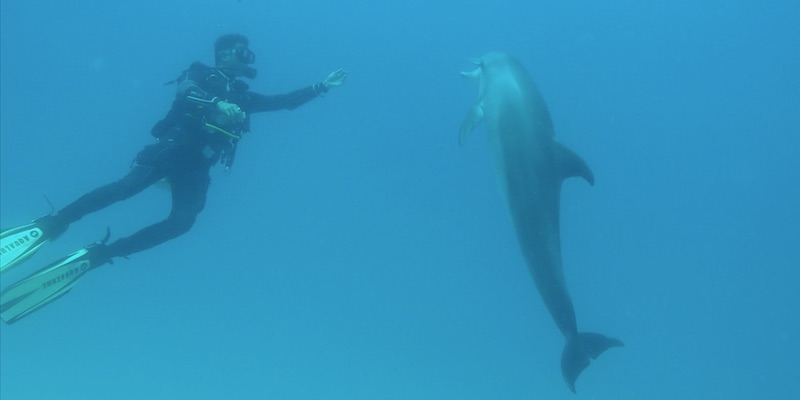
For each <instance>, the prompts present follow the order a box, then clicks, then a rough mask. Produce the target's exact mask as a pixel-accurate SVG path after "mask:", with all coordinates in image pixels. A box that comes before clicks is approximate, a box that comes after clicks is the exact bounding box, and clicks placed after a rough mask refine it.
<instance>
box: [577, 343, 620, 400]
mask: <svg viewBox="0 0 800 400" xmlns="http://www.w3.org/2000/svg"><path fill="white" fill-rule="evenodd" d="M622 346H624V344H623V343H622V342H621V341H619V340H617V339H614V338H610V337H607V336H604V335H601V334H599V333H593V332H583V333H578V334H577V335H575V336H572V337H570V338H568V339H567V344H566V346H564V352H563V353H561V374H562V375H563V376H564V381H565V382H566V383H567V386H569V390H572V392H573V393H575V381H576V380H578V376H580V374H581V372H583V370H584V369H586V367H588V366H589V361H590V360H594V359H595V358H597V357H599V356H600V354H603V352H604V351H606V350H608V349H609V348H611V347H622Z"/></svg>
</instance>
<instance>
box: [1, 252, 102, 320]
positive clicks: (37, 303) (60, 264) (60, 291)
mask: <svg viewBox="0 0 800 400" xmlns="http://www.w3.org/2000/svg"><path fill="white" fill-rule="evenodd" d="M88 253H89V252H88V250H87V249H81V250H78V251H76V252H74V253H72V254H70V255H68V256H66V257H64V258H62V259H60V260H58V261H56V262H54V263H52V264H50V265H48V266H46V267H44V268H42V269H41V270H39V271H37V272H35V273H33V274H31V275H30V276H28V277H27V278H25V279H23V280H21V281H19V282H17V283H15V284H13V285H11V286H9V287H8V288H6V289H4V290H3V291H2V292H0V319H2V320H3V321H4V322H5V323H7V324H13V323H14V322H16V321H18V320H20V319H22V318H23V317H25V316H27V315H29V314H30V313H32V312H34V311H36V310H38V309H40V308H42V307H44V306H45V305H47V304H49V303H51V302H53V301H55V300H56V299H58V298H60V297H61V296H63V295H65V294H67V293H68V292H69V291H70V289H72V286H74V285H75V283H77V281H78V279H80V278H81V277H82V276H83V274H85V273H86V272H88V271H89V270H91V269H92V266H91V261H90V259H89V257H88V256H87V254H88Z"/></svg>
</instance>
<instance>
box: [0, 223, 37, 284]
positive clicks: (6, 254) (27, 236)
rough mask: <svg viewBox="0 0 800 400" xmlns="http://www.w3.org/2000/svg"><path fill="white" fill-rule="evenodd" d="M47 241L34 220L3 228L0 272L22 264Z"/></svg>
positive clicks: (0, 238) (0, 242) (0, 241)
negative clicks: (25, 223) (14, 226)
mask: <svg viewBox="0 0 800 400" xmlns="http://www.w3.org/2000/svg"><path fill="white" fill-rule="evenodd" d="M47 241H48V238H47V236H46V235H45V234H44V232H43V231H42V229H41V228H40V227H39V226H38V224H36V223H35V222H34V223H30V224H27V225H22V226H18V227H16V228H11V229H6V230H4V231H3V232H2V233H0V272H6V271H10V270H11V269H12V268H14V267H16V266H17V265H20V264H22V263H23V262H25V261H26V260H28V259H29V258H31V257H32V256H33V255H34V254H35V253H36V252H37V251H38V250H39V249H40V248H41V247H42V246H43V245H44V244H45V243H47Z"/></svg>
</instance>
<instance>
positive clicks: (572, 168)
mask: <svg viewBox="0 0 800 400" xmlns="http://www.w3.org/2000/svg"><path fill="white" fill-rule="evenodd" d="M553 145H554V150H555V153H556V162H557V163H558V170H559V173H560V174H561V179H562V180H564V179H567V178H572V177H573V176H578V177H581V178H583V179H585V180H586V182H589V184H590V185H594V174H593V173H592V170H591V169H589V166H588V165H586V162H585V161H583V159H582V158H581V157H580V156H579V155H577V154H575V152H573V151H572V150H570V149H568V148H567V146H564V145H563V144H561V143H558V142H553Z"/></svg>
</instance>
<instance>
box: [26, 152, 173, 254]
mask: <svg viewBox="0 0 800 400" xmlns="http://www.w3.org/2000/svg"><path fill="white" fill-rule="evenodd" d="M168 149H169V147H168V146H165V145H163V144H160V143H159V144H154V145H150V146H147V147H145V148H144V149H143V150H142V151H141V152H139V154H138V155H137V156H136V160H135V161H134V164H133V166H132V167H131V170H130V172H128V174H127V175H126V176H125V177H123V178H122V179H120V180H118V181H116V182H113V183H110V184H108V185H104V186H101V187H99V188H97V189H95V190H93V191H91V192H89V193H87V194H85V195H83V196H81V197H80V198H78V200H75V201H74V202H72V203H71V204H69V205H67V206H66V207H64V208H62V209H61V210H59V211H58V212H57V213H56V214H54V215H47V216H45V217H42V218H39V219H38V220H37V221H36V222H37V223H38V224H39V226H40V227H41V228H42V231H44V232H45V234H46V235H48V236H49V237H51V238H55V237H58V236H59V235H61V234H62V233H63V232H64V231H66V230H67V227H69V224H71V223H73V222H75V221H77V220H79V219H81V218H83V217H84V216H86V215H88V214H90V213H93V212H95V211H98V210H101V209H103V208H105V207H108V206H109V205H111V204H113V203H116V202H118V201H121V200H125V199H127V198H129V197H131V196H133V195H135V194H137V193H139V192H141V191H142V190H144V189H146V188H147V187H149V186H150V185H152V184H154V183H156V182H158V181H159V180H161V179H163V178H164V176H165V175H166V172H165V171H166V169H165V168H164V162H163V159H165V158H167V157H165V154H167V153H168V152H167V150H168Z"/></svg>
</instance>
